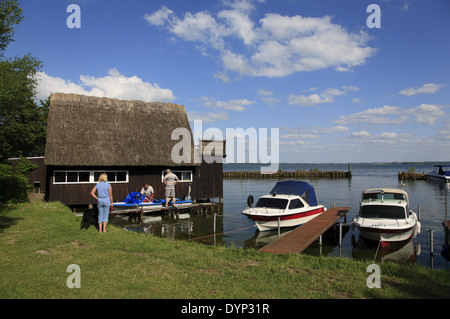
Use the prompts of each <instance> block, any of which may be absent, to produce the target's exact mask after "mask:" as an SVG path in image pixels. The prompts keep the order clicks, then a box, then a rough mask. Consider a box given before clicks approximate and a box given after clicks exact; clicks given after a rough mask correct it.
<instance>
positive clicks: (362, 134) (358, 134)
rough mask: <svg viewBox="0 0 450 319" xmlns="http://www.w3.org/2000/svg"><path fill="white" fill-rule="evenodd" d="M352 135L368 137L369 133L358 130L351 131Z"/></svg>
mask: <svg viewBox="0 0 450 319" xmlns="http://www.w3.org/2000/svg"><path fill="white" fill-rule="evenodd" d="M352 136H355V137H368V136H370V133H369V132H367V131H358V132H353V133H352Z"/></svg>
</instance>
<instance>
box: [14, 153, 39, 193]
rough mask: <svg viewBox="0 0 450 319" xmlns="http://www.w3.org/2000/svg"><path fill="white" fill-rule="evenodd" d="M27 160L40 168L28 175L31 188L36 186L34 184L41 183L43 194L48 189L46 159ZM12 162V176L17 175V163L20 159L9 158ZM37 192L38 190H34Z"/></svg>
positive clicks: (32, 158)
mask: <svg viewBox="0 0 450 319" xmlns="http://www.w3.org/2000/svg"><path fill="white" fill-rule="evenodd" d="M27 159H28V160H29V161H30V162H31V163H33V164H36V165H37V166H38V168H36V169H34V170H32V171H31V172H29V173H28V181H29V184H30V186H34V182H39V183H40V192H41V193H43V192H44V191H45V187H46V175H45V174H46V173H45V164H44V157H43V156H39V157H27ZM8 160H9V161H10V162H11V166H12V174H13V175H15V174H16V167H17V163H18V162H19V158H9V159H8ZM34 191H36V192H37V190H34Z"/></svg>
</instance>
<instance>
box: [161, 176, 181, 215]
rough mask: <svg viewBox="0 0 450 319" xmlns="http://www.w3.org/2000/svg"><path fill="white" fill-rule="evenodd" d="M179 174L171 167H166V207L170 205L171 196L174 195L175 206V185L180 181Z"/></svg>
mask: <svg viewBox="0 0 450 319" xmlns="http://www.w3.org/2000/svg"><path fill="white" fill-rule="evenodd" d="M179 181H180V180H179V179H178V177H177V175H175V174H174V173H172V171H171V170H170V169H166V176H164V184H165V185H166V207H167V206H168V205H169V197H172V202H173V206H175V185H176V184H177V183H178V182H179Z"/></svg>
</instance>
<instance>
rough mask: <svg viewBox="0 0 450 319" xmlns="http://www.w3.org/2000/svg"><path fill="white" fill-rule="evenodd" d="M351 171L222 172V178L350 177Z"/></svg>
mask: <svg viewBox="0 0 450 319" xmlns="http://www.w3.org/2000/svg"><path fill="white" fill-rule="evenodd" d="M351 177H352V172H351V171H350V170H349V171H347V172H345V171H295V172H290V171H278V172H274V173H273V174H262V173H261V172H259V171H239V172H223V178H224V179H285V178H292V179H299V178H312V179H314V178H329V179H338V178H351Z"/></svg>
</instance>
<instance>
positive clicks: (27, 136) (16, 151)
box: [0, 0, 49, 163]
mask: <svg viewBox="0 0 450 319" xmlns="http://www.w3.org/2000/svg"><path fill="white" fill-rule="evenodd" d="M22 19H23V16H22V9H21V8H20V7H19V5H18V3H17V1H16V0H0V57H3V52H4V51H5V48H6V47H7V45H8V44H9V43H10V42H11V41H13V39H12V36H13V34H14V26H15V24H17V23H19V22H20V21H22ZM41 66H42V62H40V61H39V60H37V59H36V58H34V57H32V56H31V55H30V54H27V55H25V56H24V57H22V58H19V57H15V58H8V59H6V58H3V59H1V60H0V163H2V162H5V160H6V159H7V158H8V157H21V156H37V155H43V154H44V148H45V136H46V128H47V124H46V123H47V114H48V104H49V103H48V101H41V104H40V105H38V104H37V103H36V101H35V95H36V86H37V79H36V73H37V72H38V71H39V69H40V68H41Z"/></svg>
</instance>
